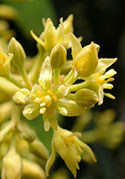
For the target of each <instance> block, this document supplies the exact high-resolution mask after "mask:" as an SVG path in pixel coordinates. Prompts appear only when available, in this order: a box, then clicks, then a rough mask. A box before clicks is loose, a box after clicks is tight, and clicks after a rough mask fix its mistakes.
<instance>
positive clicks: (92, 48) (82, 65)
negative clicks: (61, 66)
mask: <svg viewBox="0 0 125 179" xmlns="http://www.w3.org/2000/svg"><path fill="white" fill-rule="evenodd" d="M97 53H98V46H97V45H96V44H94V42H92V43H91V44H90V45H88V46H86V47H84V48H83V49H82V50H81V51H80V52H79V53H78V54H77V55H76V57H75V58H74V60H73V66H74V68H75V70H76V71H77V73H78V74H79V75H80V76H83V77H88V76H90V75H91V74H92V73H94V71H95V69H96V67H97V64H98V56H97Z"/></svg>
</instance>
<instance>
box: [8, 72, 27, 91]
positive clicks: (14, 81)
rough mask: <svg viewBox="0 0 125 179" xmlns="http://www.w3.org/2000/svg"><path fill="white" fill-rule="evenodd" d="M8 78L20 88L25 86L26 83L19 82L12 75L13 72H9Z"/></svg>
mask: <svg viewBox="0 0 125 179" xmlns="http://www.w3.org/2000/svg"><path fill="white" fill-rule="evenodd" d="M6 78H7V79H8V80H9V81H11V82H12V83H13V84H14V85H16V86H17V87H19V88H24V85H23V84H21V83H20V82H18V81H17V80H16V79H15V78H13V77H12V76H11V74H9V75H8V76H6Z"/></svg>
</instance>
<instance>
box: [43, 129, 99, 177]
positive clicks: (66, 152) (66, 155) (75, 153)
mask: <svg viewBox="0 0 125 179" xmlns="http://www.w3.org/2000/svg"><path fill="white" fill-rule="evenodd" d="M77 135H78V134H77ZM77 135H76V134H75V133H72V132H70V131H68V130H65V129H62V128H60V127H58V129H57V131H54V136H53V139H52V153H51V156H50V158H49V159H48V161H47V164H46V173H47V175H49V170H50V168H51V166H52V165H53V163H54V161H55V157H56V152H57V153H58V154H59V155H60V156H61V158H62V159H63V160H64V162H65V164H66V165H67V167H68V168H69V170H70V171H71V172H72V174H73V175H74V177H76V170H77V169H79V165H78V163H79V162H80V161H81V156H82V154H83V155H84V153H85V154H86V153H87V154H88V155H89V156H90V158H91V159H92V160H93V162H95V161H96V159H95V157H94V154H93V152H92V151H91V149H90V148H89V146H88V145H86V144H85V143H83V142H81V141H80V140H79V139H78V137H77Z"/></svg>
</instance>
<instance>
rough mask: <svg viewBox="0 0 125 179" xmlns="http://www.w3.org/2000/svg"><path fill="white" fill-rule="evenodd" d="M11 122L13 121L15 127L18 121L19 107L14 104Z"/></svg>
mask: <svg viewBox="0 0 125 179" xmlns="http://www.w3.org/2000/svg"><path fill="white" fill-rule="evenodd" d="M12 121H14V123H15V125H17V124H18V123H19V121H20V112H19V106H17V105H16V104H15V103H13V111H12Z"/></svg>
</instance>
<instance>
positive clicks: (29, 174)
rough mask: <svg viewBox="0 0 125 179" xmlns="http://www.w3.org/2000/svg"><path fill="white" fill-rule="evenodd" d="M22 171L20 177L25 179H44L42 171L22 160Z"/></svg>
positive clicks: (35, 164)
mask: <svg viewBox="0 0 125 179" xmlns="http://www.w3.org/2000/svg"><path fill="white" fill-rule="evenodd" d="M22 162H23V170H22V175H23V177H25V178H37V179H45V178H46V176H45V172H44V170H43V169H42V168H41V167H40V166H39V165H38V164H37V163H35V162H30V161H28V160H25V159H23V161H22Z"/></svg>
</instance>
